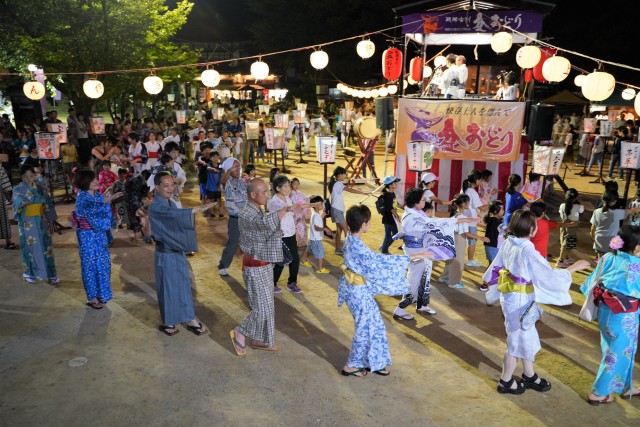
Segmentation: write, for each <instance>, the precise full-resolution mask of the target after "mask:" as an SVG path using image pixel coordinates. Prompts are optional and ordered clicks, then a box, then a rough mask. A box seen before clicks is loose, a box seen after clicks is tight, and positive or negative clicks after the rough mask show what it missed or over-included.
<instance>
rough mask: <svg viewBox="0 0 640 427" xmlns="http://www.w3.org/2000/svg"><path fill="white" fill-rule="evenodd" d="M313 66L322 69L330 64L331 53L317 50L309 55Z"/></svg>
mask: <svg viewBox="0 0 640 427" xmlns="http://www.w3.org/2000/svg"><path fill="white" fill-rule="evenodd" d="M309 61H310V62H311V66H312V67H313V68H315V69H316V70H322V69H323V68H324V67H326V66H327V65H328V64H329V55H327V52H325V51H324V50H316V51H315V52H313V53H312V54H311V56H310V57H309Z"/></svg>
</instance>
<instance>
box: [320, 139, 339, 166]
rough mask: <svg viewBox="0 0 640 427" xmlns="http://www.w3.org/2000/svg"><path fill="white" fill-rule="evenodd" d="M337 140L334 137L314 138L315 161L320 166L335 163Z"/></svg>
mask: <svg viewBox="0 0 640 427" xmlns="http://www.w3.org/2000/svg"><path fill="white" fill-rule="evenodd" d="M337 147H338V138H337V137H335V136H319V137H317V138H316V161H317V162H318V163H320V164H328V163H335V162H336V148H337Z"/></svg>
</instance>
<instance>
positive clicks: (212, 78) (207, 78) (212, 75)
mask: <svg viewBox="0 0 640 427" xmlns="http://www.w3.org/2000/svg"><path fill="white" fill-rule="evenodd" d="M200 81H201V82H202V84H203V85H205V86H207V87H216V86H218V85H219V84H220V73H219V72H217V71H216V70H204V71H203V72H202V75H200Z"/></svg>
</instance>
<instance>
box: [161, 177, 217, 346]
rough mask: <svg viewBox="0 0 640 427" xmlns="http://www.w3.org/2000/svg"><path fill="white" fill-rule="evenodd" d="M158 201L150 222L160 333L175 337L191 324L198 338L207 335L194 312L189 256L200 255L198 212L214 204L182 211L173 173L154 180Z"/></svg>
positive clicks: (190, 327) (192, 330) (190, 328)
mask: <svg viewBox="0 0 640 427" xmlns="http://www.w3.org/2000/svg"><path fill="white" fill-rule="evenodd" d="M154 184H155V197H154V198H153V202H151V205H150V206H149V221H150V223H151V230H152V233H153V238H154V240H155V241H156V246H155V254H154V265H155V271H156V293H157V295H158V306H159V307H160V315H161V316H162V325H160V328H159V329H160V330H161V331H162V332H164V333H165V334H167V335H169V336H172V335H175V334H177V333H178V332H180V331H179V330H178V329H176V325H177V324H178V323H187V330H189V331H191V332H193V333H194V334H196V335H203V334H205V333H206V332H207V330H206V329H205V327H204V326H202V323H200V322H199V321H198V319H197V318H196V315H195V311H194V308H193V295H192V293H191V278H190V274H189V264H188V263H187V258H186V256H185V252H196V251H197V250H198V244H197V243H196V228H195V218H194V216H193V214H194V213H196V212H203V211H205V210H207V209H209V208H211V207H212V205H213V204H209V205H204V206H200V207H197V208H187V209H181V208H178V207H177V206H176V204H175V202H174V201H172V200H171V196H172V195H173V193H174V191H175V189H176V182H175V180H174V178H173V175H171V173H170V172H160V173H158V174H156V176H155V178H154Z"/></svg>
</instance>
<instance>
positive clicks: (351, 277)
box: [340, 264, 367, 286]
mask: <svg viewBox="0 0 640 427" xmlns="http://www.w3.org/2000/svg"><path fill="white" fill-rule="evenodd" d="M340 271H341V273H342V277H344V280H346V281H347V283H348V284H350V285H353V286H358V285H365V284H366V283H367V280H366V279H365V278H364V276H361V275H360V274H358V273H356V272H355V271H353V270H349V268H347V266H346V264H340Z"/></svg>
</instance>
